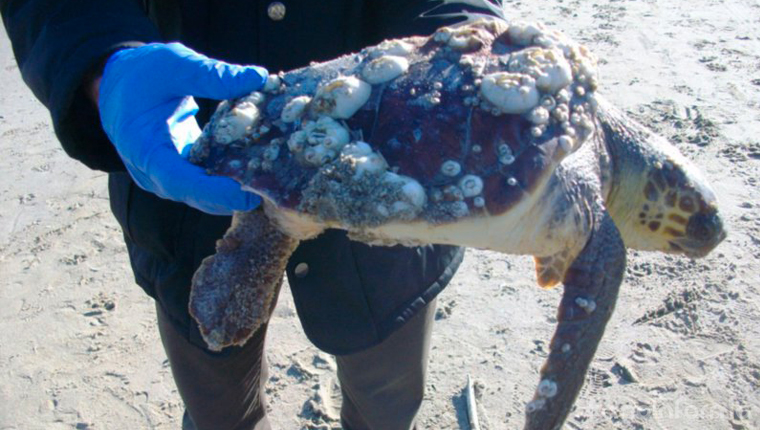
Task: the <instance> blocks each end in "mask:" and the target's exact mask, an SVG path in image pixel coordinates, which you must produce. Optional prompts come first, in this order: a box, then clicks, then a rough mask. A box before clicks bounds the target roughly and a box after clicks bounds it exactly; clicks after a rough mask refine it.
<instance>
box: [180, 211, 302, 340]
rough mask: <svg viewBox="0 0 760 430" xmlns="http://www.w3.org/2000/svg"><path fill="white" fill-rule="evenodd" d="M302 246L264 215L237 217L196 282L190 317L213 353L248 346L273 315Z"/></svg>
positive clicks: (207, 259) (253, 213) (198, 274)
mask: <svg viewBox="0 0 760 430" xmlns="http://www.w3.org/2000/svg"><path fill="white" fill-rule="evenodd" d="M297 245H298V240H296V239H293V238H291V237H289V236H286V235H284V234H283V233H281V232H280V231H279V230H277V229H276V228H275V227H274V226H272V224H271V223H270V221H269V219H268V218H267V216H266V215H265V214H264V211H262V210H255V211H250V212H235V215H234V216H233V218H232V226H231V227H230V228H229V230H227V232H226V233H225V234H224V237H223V238H222V239H220V240H219V241H217V243H216V254H215V255H212V256H209V257H207V258H206V259H204V260H203V262H202V263H201V265H200V267H199V268H198V270H197V271H196V272H195V275H194V276H193V284H192V290H191V293H190V315H192V316H193V318H195V320H196V321H197V322H198V326H199V328H200V332H201V335H202V336H203V339H204V340H205V341H206V344H207V345H208V347H209V349H210V350H212V351H220V350H221V349H222V348H224V347H226V346H230V345H243V344H244V343H245V342H246V341H247V340H248V338H249V337H251V335H252V334H253V333H254V332H255V331H256V330H257V329H258V328H259V326H261V324H263V323H265V322H266V321H267V320H268V319H269V316H270V315H271V311H272V308H273V307H274V302H275V297H277V292H278V290H279V287H280V285H281V283H282V273H283V272H284V270H285V265H286V264H287V262H288V258H290V254H292V253H293V251H294V250H295V248H296V246H297Z"/></svg>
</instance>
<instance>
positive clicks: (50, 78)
mask: <svg viewBox="0 0 760 430" xmlns="http://www.w3.org/2000/svg"><path fill="white" fill-rule="evenodd" d="M0 13H1V14H2V18H3V23H4V24H5V29H6V31H7V32H8V36H9V38H10V40H11V44H12V46H13V52H14V55H15V57H16V61H17V62H18V65H19V69H20V70H21V75H22V77H23V79H24V81H25V82H26V84H27V85H28V86H29V87H30V88H31V89H32V91H33V92H34V95H35V96H36V97H37V98H38V99H39V100H40V101H41V102H42V103H43V104H44V105H45V106H46V107H47V108H48V109H49V110H50V114H51V117H52V120H53V127H54V129H55V133H56V135H57V136H58V139H59V140H60V142H61V144H62V145H63V148H64V149H65V151H66V152H67V153H68V154H69V155H70V156H71V157H73V158H75V159H77V160H80V161H81V162H83V163H84V164H85V165H87V166H89V167H90V168H94V169H99V170H105V171H116V170H124V167H123V164H122V163H121V160H120V159H119V156H118V155H117V154H116V151H115V150H114V148H113V145H111V143H110V142H109V141H108V138H107V137H106V135H105V133H104V132H103V130H102V128H101V126H100V119H99V117H98V113H97V109H96V107H95V105H94V104H93V103H92V102H91V101H90V100H88V99H87V98H86V97H85V94H84V91H83V89H82V88H81V87H82V84H83V82H84V79H85V78H86V77H87V75H88V73H93V72H95V71H96V67H98V65H99V64H100V63H101V62H102V61H103V60H104V59H105V58H107V56H108V54H109V53H111V52H113V51H115V50H117V49H119V48H122V47H127V46H135V45H139V44H142V43H147V42H152V41H157V40H159V34H158V32H157V30H156V29H155V27H154V26H153V24H152V23H151V21H150V20H149V19H148V18H147V16H146V15H145V13H144V11H143V10H142V8H141V6H140V2H139V1H138V0H0Z"/></svg>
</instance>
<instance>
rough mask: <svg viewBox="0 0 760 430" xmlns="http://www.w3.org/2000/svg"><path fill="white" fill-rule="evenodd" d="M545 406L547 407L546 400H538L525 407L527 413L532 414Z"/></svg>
mask: <svg viewBox="0 0 760 430" xmlns="http://www.w3.org/2000/svg"><path fill="white" fill-rule="evenodd" d="M544 406H546V399H536V400H533V401H532V402H530V403H528V404H527V405H525V411H526V412H527V413H529V414H532V413H534V412H536V411H539V410H541V409H543V408H544Z"/></svg>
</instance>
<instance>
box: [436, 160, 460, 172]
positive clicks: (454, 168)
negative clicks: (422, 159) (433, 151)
mask: <svg viewBox="0 0 760 430" xmlns="http://www.w3.org/2000/svg"><path fill="white" fill-rule="evenodd" d="M461 171H462V166H460V165H459V163H457V162H456V161H454V160H447V161H445V162H444V163H443V164H441V173H443V174H444V175H446V176H456V175H458V174H459V172H461Z"/></svg>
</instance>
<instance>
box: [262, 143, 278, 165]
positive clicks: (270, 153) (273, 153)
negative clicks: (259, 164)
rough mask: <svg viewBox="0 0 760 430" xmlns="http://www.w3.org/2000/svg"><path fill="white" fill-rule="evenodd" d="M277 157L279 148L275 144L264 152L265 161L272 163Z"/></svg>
mask: <svg viewBox="0 0 760 430" xmlns="http://www.w3.org/2000/svg"><path fill="white" fill-rule="evenodd" d="M279 155H280V146H279V145H277V144H274V145H269V146H268V147H267V149H265V150H264V159H265V160H269V161H274V160H276V159H277V157H278V156H279Z"/></svg>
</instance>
